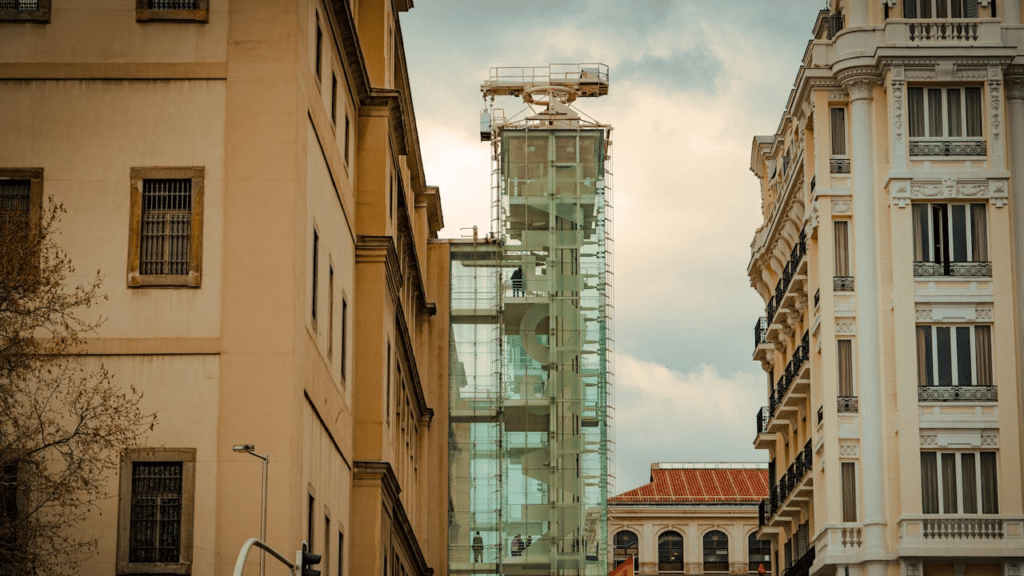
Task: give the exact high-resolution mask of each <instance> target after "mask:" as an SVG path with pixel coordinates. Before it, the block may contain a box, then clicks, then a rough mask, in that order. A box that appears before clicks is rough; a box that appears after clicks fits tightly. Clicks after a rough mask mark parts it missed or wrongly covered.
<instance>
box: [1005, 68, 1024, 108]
mask: <svg viewBox="0 0 1024 576" xmlns="http://www.w3.org/2000/svg"><path fill="white" fill-rule="evenodd" d="M1003 84H1004V86H1005V87H1006V99H1007V100H1024V69H1021V68H1019V67H1013V68H1008V69H1007V70H1006V75H1005V76H1004V77H1003Z"/></svg>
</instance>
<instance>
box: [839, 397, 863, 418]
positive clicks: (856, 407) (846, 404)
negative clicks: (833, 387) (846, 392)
mask: <svg viewBox="0 0 1024 576" xmlns="http://www.w3.org/2000/svg"><path fill="white" fill-rule="evenodd" d="M858 411H860V400H859V399H858V398H857V397H856V396H837V397H836V412H839V413H840V414H856V413H857V412H858Z"/></svg>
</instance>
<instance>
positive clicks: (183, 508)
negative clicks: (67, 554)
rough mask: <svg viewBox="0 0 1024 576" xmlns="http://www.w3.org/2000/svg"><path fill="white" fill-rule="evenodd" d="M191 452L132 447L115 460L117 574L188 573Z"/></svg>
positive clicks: (193, 456)
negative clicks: (117, 472) (117, 468)
mask: <svg viewBox="0 0 1024 576" xmlns="http://www.w3.org/2000/svg"><path fill="white" fill-rule="evenodd" d="M195 462H196V451H195V449H192V448H133V449H129V450H127V451H125V453H124V454H123V456H122V458H121V481H120V488H121V497H120V504H119V514H120V520H119V522H118V541H117V573H118V574H138V573H150V574H153V573H158V574H190V573H191V571H192V519H193V512H194V511H193V503H194V501H193V498H194V492H195Z"/></svg>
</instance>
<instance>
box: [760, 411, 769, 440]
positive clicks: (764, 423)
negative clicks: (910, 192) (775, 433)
mask: <svg viewBox="0 0 1024 576" xmlns="http://www.w3.org/2000/svg"><path fill="white" fill-rule="evenodd" d="M768 415H769V412H768V407H767V406H762V407H761V409H760V410H758V411H757V433H758V434H764V433H765V432H767V431H768Z"/></svg>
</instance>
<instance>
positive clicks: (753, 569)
mask: <svg viewBox="0 0 1024 576" xmlns="http://www.w3.org/2000/svg"><path fill="white" fill-rule="evenodd" d="M755 543H756V545H757V551H759V552H763V554H759V556H763V557H764V558H765V559H764V560H756V562H757V564H758V566H760V565H762V564H767V565H766V566H765V568H764V570H765V573H766V574H771V573H772V541H771V540H761V539H759V538H758V537H757V534H755V533H751V534H750V536H748V537H747V571H748V572H750V573H751V574H756V573H757V571H758V566H754V562H755V560H753V559H752V556H753V553H754V552H755V549H754V546H755ZM765 546H767V552H765Z"/></svg>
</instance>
